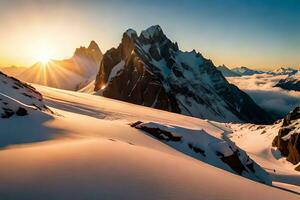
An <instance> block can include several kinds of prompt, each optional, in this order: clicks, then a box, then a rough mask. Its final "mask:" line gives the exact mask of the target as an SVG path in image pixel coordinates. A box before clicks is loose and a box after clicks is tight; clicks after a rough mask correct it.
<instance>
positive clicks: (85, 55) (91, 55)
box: [73, 40, 103, 65]
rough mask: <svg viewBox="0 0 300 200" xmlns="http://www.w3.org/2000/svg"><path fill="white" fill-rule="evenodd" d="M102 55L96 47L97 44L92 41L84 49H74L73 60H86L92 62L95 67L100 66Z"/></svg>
mask: <svg viewBox="0 0 300 200" xmlns="http://www.w3.org/2000/svg"><path fill="white" fill-rule="evenodd" d="M102 57H103V54H102V52H101V50H100V48H99V46H98V44H97V43H96V42H95V41H94V40H92V41H91V42H90V44H89V46H88V48H86V47H83V46H81V47H79V48H76V50H75V52H74V55H73V58H74V59H78V58H79V59H86V60H91V59H92V60H93V61H94V62H95V63H96V64H97V65H100V62H101V60H102Z"/></svg>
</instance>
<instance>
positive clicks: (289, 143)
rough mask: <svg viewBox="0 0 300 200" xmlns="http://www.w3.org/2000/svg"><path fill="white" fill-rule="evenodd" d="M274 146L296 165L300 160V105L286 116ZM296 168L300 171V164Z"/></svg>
mask: <svg viewBox="0 0 300 200" xmlns="http://www.w3.org/2000/svg"><path fill="white" fill-rule="evenodd" d="M272 146H274V147H277V148H278V150H279V151H280V152H281V155H283V156H285V157H287V160H288V161H289V162H291V163H293V164H294V165H296V164H298V163H299V162H300V107H296V108H295V109H294V110H293V111H291V112H290V113H289V114H288V115H287V116H285V117H284V119H283V120H282V125H281V128H280V129H279V131H278V135H277V136H276V137H275V138H274V140H273V143H272ZM296 170H298V171H300V165H299V166H298V167H296Z"/></svg>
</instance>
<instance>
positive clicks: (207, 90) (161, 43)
mask: <svg viewBox="0 0 300 200" xmlns="http://www.w3.org/2000/svg"><path fill="white" fill-rule="evenodd" d="M95 91H98V94H100V95H103V96H106V97H110V98H114V99H119V100H123V101H127V102H131V103H135V104H140V105H144V106H149V107H154V108H159V109H163V110H167V111H172V112H177V113H181V114H185V115H190V116H194V117H200V118H206V119H213V120H217V121H247V122H256V123H268V122H270V117H269V115H268V114H267V113H266V112H265V111H264V110H262V109H261V108H260V107H259V106H257V105H256V104H255V103H254V102H253V100H252V99H251V98H250V97H249V96H248V95H247V94H245V93H244V92H242V91H240V90H239V89H238V88H237V87H235V86H233V85H230V84H229V83H228V82H227V81H226V79H225V78H224V77H223V76H222V74H221V73H220V72H219V71H218V70H217V69H216V67H215V66H214V64H213V62H212V61H211V60H209V59H206V58H204V57H203V56H202V55H201V54H200V53H198V52H196V51H195V50H192V51H190V52H184V51H181V50H180V49H179V47H178V44H177V43H176V42H172V41H171V40H170V39H169V38H168V37H167V36H166V35H165V34H164V32H163V30H162V29H161V27H160V26H158V25H155V26H151V27H149V28H148V29H146V30H144V31H142V32H141V33H140V35H138V34H137V33H136V32H135V31H134V30H132V29H128V30H127V31H126V32H125V33H124V34H123V38H122V41H121V43H120V44H119V46H118V47H117V48H111V49H110V50H108V51H107V52H106V53H105V54H104V56H103V60H102V62H101V65H100V69H99V73H98V74H97V78H96V82H95Z"/></svg>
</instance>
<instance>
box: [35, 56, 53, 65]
mask: <svg viewBox="0 0 300 200" xmlns="http://www.w3.org/2000/svg"><path fill="white" fill-rule="evenodd" d="M37 59H38V61H40V62H42V63H44V64H45V63H48V62H49V61H50V56H49V55H48V54H46V53H42V54H41V55H39V56H38V58H37Z"/></svg>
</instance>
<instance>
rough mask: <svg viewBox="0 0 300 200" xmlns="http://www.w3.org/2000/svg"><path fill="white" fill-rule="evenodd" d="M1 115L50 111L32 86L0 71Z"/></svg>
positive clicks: (22, 114) (5, 116) (10, 115)
mask: <svg viewBox="0 0 300 200" xmlns="http://www.w3.org/2000/svg"><path fill="white" fill-rule="evenodd" d="M0 106H1V107H0V108H1V113H0V114H1V117H2V118H10V117H12V116H13V115H18V116H24V115H27V114H28V112H29V111H30V110H41V111H50V110H49V109H48V107H47V106H46V105H45V103H44V102H43V97H42V95H41V94H40V93H39V92H38V91H37V90H36V89H35V88H34V87H32V86H30V85H28V84H26V83H23V82H21V81H19V80H17V79H15V78H13V77H9V76H7V75H5V74H3V73H2V72H0Z"/></svg>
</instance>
